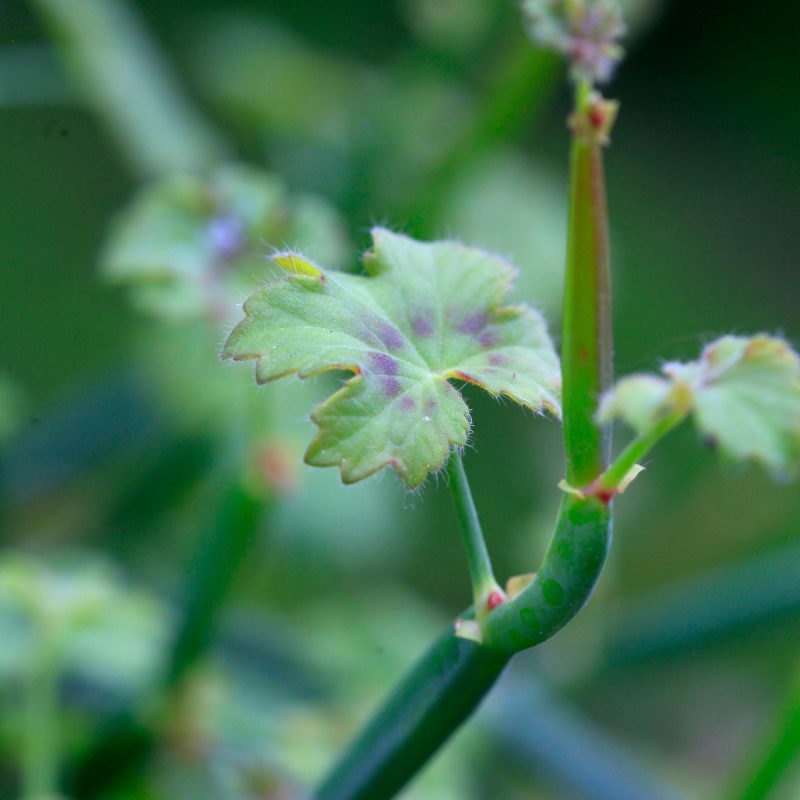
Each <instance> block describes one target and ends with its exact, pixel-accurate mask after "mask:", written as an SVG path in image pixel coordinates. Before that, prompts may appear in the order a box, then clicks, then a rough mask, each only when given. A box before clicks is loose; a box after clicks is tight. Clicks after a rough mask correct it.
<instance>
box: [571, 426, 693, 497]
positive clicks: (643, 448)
mask: <svg viewBox="0 0 800 800" xmlns="http://www.w3.org/2000/svg"><path fill="white" fill-rule="evenodd" d="M684 419H686V412H685V411H673V412H672V413H671V414H668V415H667V416H666V417H664V418H663V419H662V420H661V421H660V422H658V423H657V424H656V425H654V426H653V427H652V428H651V429H650V430H649V431H645V432H644V433H642V434H640V435H639V436H637V437H636V438H635V439H634V440H633V441H632V442H631V443H630V444H629V445H628V446H627V447H626V448H625V449H624V450H623V451H622V452H621V453H620V454H619V455H618V456H617V457H616V458H615V459H614V460H613V461H612V462H611V464H610V465H609V467H608V469H606V470H605V472H603V474H602V475H601V476H600V477H599V478H598V479H597V480H596V481H594V482H593V483H592V485H591V486H590V487H589V490H588V491H587V492H586V493H587V494H595V495H602V494H604V493H610V494H613V493H614V492H616V491H617V490H618V489H619V487H620V485H621V484H622V483H623V482H624V481H625V478H626V477H627V476H628V474H629V473H630V471H631V470H632V469H633V468H634V467H635V466H636V465H637V464H638V463H639V462H640V461H641V460H642V459H643V458H644V457H645V456H646V455H647V454H648V453H649V452H650V450H652V449H653V447H654V446H655V445H656V444H658V442H660V441H661V439H663V438H664V437H665V436H666V435H667V434H668V433H669V432H670V431H671V430H673V428H675V427H677V426H678V425H679V424H680V423H681V422H683V420H684Z"/></svg>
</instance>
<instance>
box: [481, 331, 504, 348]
mask: <svg viewBox="0 0 800 800" xmlns="http://www.w3.org/2000/svg"><path fill="white" fill-rule="evenodd" d="M499 341H500V334H499V333H498V332H497V331H495V330H492V329H491V328H487V329H486V330H484V331H481V334H480V336H479V337H478V342H479V343H480V345H481V347H494V346H495V345H496V344H497V343H498V342H499Z"/></svg>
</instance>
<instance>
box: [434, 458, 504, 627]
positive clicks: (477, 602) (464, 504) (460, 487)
mask: <svg viewBox="0 0 800 800" xmlns="http://www.w3.org/2000/svg"><path fill="white" fill-rule="evenodd" d="M447 475H448V477H449V478H450V491H451V492H452V494H453V500H454V501H455V504H456V515H457V516H458V522H459V525H460V527H461V532H462V533H463V534H464V544H465V546H466V550H467V565H468V567H469V577H470V581H471V583H472V597H473V603H474V606H475V614H476V617H477V620H478V623H479V624H482V623H483V620H484V618H485V616H486V613H487V612H488V606H487V603H488V601H489V597H490V595H491V594H492V593H493V592H500V593H501V595H502V590H501V589H500V586H499V585H498V583H497V580H496V579H495V577H494V572H493V570H492V562H491V559H490V558H489V552H488V550H487V549H486V542H485V540H484V538H483V531H482V530H481V523H480V520H479V519H478V512H477V510H476V508H475V502H474V500H473V499H472V491H471V490H470V487H469V481H468V480H467V473H466V472H465V470H464V462H463V459H462V457H461V451H460V450H453V452H452V453H451V454H450V459H449V461H448V462H447Z"/></svg>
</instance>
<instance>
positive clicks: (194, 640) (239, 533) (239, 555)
mask: <svg viewBox="0 0 800 800" xmlns="http://www.w3.org/2000/svg"><path fill="white" fill-rule="evenodd" d="M264 511H265V505H264V501H263V500H262V499H259V498H257V497H255V496H254V495H253V494H252V493H251V492H250V491H248V490H247V489H245V488H244V487H243V486H242V485H241V484H240V482H239V481H238V480H237V481H234V483H233V484H232V485H231V486H230V487H228V488H226V489H225V490H224V491H223V492H222V494H221V496H220V499H219V504H218V510H217V514H216V517H215V518H214V520H213V522H212V524H211V526H210V527H209V528H208V530H207V531H206V533H205V537H204V539H203V540H201V542H200V544H199V546H198V551H197V553H196V555H195V559H194V563H193V564H192V565H191V566H190V568H189V571H188V574H187V577H186V595H187V596H186V606H185V607H184V611H183V615H182V617H181V621H180V625H179V627H178V630H177V632H176V635H175V639H174V642H173V645H172V648H171V651H170V657H169V662H168V664H167V669H166V673H165V677H164V685H165V686H166V687H169V688H172V687H174V686H176V685H177V684H178V683H180V681H181V680H182V679H183V677H184V676H185V675H186V674H187V673H188V671H189V670H190V669H191V668H192V667H193V666H194V665H195V664H196V663H197V662H198V661H199V660H200V659H201V658H202V657H203V656H204V655H205V654H206V653H207V652H208V649H209V646H210V644H211V642H212V640H213V638H214V633H215V631H216V627H217V624H218V623H219V618H220V612H221V609H222V608H224V600H225V598H226V597H227V596H228V594H229V593H230V590H231V588H232V586H233V582H234V580H235V579H236V576H237V575H238V573H239V570H240V568H241V565H242V564H243V563H244V560H245V558H246V556H247V554H248V553H249V552H250V550H251V548H252V544H253V541H254V538H255V535H256V533H257V531H258V526H259V522H260V521H261V520H262V519H263V515H264Z"/></svg>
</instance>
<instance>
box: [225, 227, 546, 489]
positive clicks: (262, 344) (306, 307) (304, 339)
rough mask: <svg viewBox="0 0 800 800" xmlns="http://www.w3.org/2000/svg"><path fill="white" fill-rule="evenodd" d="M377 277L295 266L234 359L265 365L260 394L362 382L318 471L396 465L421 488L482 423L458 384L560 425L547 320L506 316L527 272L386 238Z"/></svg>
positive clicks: (484, 257) (320, 454)
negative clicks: (543, 413) (320, 379)
mask: <svg viewBox="0 0 800 800" xmlns="http://www.w3.org/2000/svg"><path fill="white" fill-rule="evenodd" d="M372 236H373V248H372V250H371V251H369V252H368V253H367V254H366V256H365V258H364V265H365V268H366V271H367V275H366V276H357V275H346V274H341V273H332V272H326V271H323V270H321V269H320V268H319V267H317V266H316V265H314V264H311V263H310V262H309V261H308V260H307V259H304V258H303V257H301V256H297V255H294V254H286V255H284V256H279V257H278V258H277V259H276V261H277V263H278V264H279V265H281V266H283V268H284V269H285V270H286V271H287V274H286V275H285V277H283V278H282V279H281V280H279V281H278V282H275V283H272V284H270V285H267V286H265V287H263V288H262V289H260V290H259V291H257V292H256V293H255V294H253V295H252V296H251V297H250V298H249V299H248V300H247V302H246V303H245V306H244V310H245V313H246V317H245V319H244V320H243V321H242V322H241V323H239V325H238V326H237V327H236V328H235V329H234V331H233V333H231V335H230V337H229V339H228V341H227V343H226V345H225V351H224V355H225V357H226V358H233V359H235V360H238V361H241V360H255V361H257V364H256V377H257V379H258V381H259V383H267V382H269V381H273V380H276V379H278V378H282V377H284V376H287V375H295V374H296V375H298V376H299V377H300V378H307V377H309V376H311V375H315V374H317V373H320V372H324V371H327V370H348V371H351V372H354V373H355V377H354V378H351V379H350V380H349V381H347V382H346V383H345V385H344V386H343V387H342V388H341V389H340V390H339V391H338V392H336V394H334V395H333V396H332V397H331V398H329V399H328V400H327V401H326V402H325V403H323V404H322V405H321V406H319V407H318V408H317V409H316V410H315V411H314V413H313V415H312V419H313V420H314V422H315V423H316V424H317V425H318V426H319V433H318V435H317V436H316V438H315V439H314V440H313V441H312V442H311V444H310V446H309V448H308V450H307V452H306V461H307V462H308V463H309V464H313V465H315V466H338V467H339V468H340V470H341V474H342V479H343V480H344V481H345V483H354V482H355V481H359V480H362V479H363V478H366V477H368V476H369V475H371V474H372V473H374V472H377V471H378V470H380V469H381V468H382V467H385V466H387V465H391V466H392V467H394V469H395V470H396V471H397V473H398V474H399V475H400V476H401V478H402V479H403V480H404V481H405V483H406V484H407V485H408V486H409V487H414V486H417V485H419V484H420V483H421V482H422V481H423V480H424V478H425V476H426V475H428V474H429V473H431V472H434V471H436V470H438V469H440V468H441V467H442V465H443V464H444V463H445V461H446V459H447V456H448V453H449V451H450V449H451V448H452V447H454V446H455V447H460V446H463V445H464V444H465V443H466V441H467V436H468V434H469V429H470V418H469V410H468V408H467V406H466V404H465V403H464V400H463V399H462V397H461V395H460V393H459V392H458V391H457V390H456V389H455V388H453V386H451V385H450V383H449V381H450V380H455V381H466V382H468V383H474V384H476V385H477V386H480V387H482V388H483V389H485V390H486V391H488V392H489V393H490V394H492V395H495V396H499V395H504V396H506V397H509V398H511V399H512V400H514V401H515V402H517V403H520V404H522V405H524V406H527V407H528V408H530V409H532V410H533V411H540V410H542V409H543V408H547V409H549V410H550V411H552V412H553V413H554V414H559V413H560V410H559V385H560V377H559V366H558V359H557V357H556V354H555V351H554V350H553V346H552V343H551V341H550V339H549V337H548V334H547V330H546V326H545V323H544V320H543V319H542V317H541V315H539V314H538V313H536V312H535V311H532V310H531V309H530V308H527V307H526V306H521V305H519V306H510V307H500V303H501V302H502V301H503V299H504V298H505V296H506V295H507V293H508V292H509V290H510V288H511V281H512V278H513V276H514V269H513V268H512V267H511V266H510V265H509V264H507V263H506V262H505V261H503V260H502V259H500V258H499V257H497V256H494V255H491V254H489V253H486V252H484V251H482V250H477V249H474V248H468V247H464V246H463V245H460V244H458V243H455V242H439V243H434V244H423V243H420V242H417V241H414V240H413V239H410V238H408V237H406V236H401V235H399V234H394V233H390V232H389V231H387V230H383V229H380V228H378V229H375V230H374V231H373V233H372Z"/></svg>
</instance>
